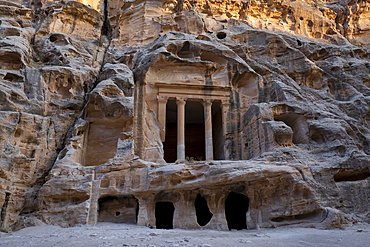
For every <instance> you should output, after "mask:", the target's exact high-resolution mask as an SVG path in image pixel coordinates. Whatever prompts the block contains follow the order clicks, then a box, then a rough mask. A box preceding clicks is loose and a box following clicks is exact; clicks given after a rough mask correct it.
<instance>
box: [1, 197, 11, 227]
mask: <svg viewBox="0 0 370 247" xmlns="http://www.w3.org/2000/svg"><path fill="white" fill-rule="evenodd" d="M9 199H10V193H7V192H6V193H5V200H4V204H3V206H2V207H1V213H0V226H1V227H4V226H5V218H6V209H7V208H8V203H9Z"/></svg>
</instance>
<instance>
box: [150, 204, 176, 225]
mask: <svg viewBox="0 0 370 247" xmlns="http://www.w3.org/2000/svg"><path fill="white" fill-rule="evenodd" d="M174 212H175V207H174V206H173V203H172V202H157V203H156V204H155V225H156V227H157V229H173V213H174Z"/></svg>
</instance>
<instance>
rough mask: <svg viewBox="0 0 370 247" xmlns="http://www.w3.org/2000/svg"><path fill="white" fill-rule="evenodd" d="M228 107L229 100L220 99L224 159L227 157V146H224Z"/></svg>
mask: <svg viewBox="0 0 370 247" xmlns="http://www.w3.org/2000/svg"><path fill="white" fill-rule="evenodd" d="M229 109H230V103H229V100H221V110H222V135H223V138H224V156H225V159H227V157H229V154H228V153H227V148H226V135H227V128H226V126H227V113H228V112H229Z"/></svg>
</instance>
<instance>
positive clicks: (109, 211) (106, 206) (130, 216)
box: [98, 195, 139, 224]
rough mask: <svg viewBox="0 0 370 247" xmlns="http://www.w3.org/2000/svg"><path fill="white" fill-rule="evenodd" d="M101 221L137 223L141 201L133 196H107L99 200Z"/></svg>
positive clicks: (99, 219)
mask: <svg viewBox="0 0 370 247" xmlns="http://www.w3.org/2000/svg"><path fill="white" fill-rule="evenodd" d="M98 203H99V216H98V221H99V222H115V223H127V224H136V223H137V216H138V214H139V201H138V200H137V199H136V198H135V197H134V196H133V195H130V196H119V197H117V196H107V197H103V198H100V199H99V201H98Z"/></svg>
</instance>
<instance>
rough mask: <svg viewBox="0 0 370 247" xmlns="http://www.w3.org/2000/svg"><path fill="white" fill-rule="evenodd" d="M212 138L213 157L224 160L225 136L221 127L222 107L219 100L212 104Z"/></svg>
mask: <svg viewBox="0 0 370 247" xmlns="http://www.w3.org/2000/svg"><path fill="white" fill-rule="evenodd" d="M212 139H213V159H214V160H224V159H225V154H224V145H225V138H224V135H223V129H222V109H221V103H220V102H213V104H212Z"/></svg>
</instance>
